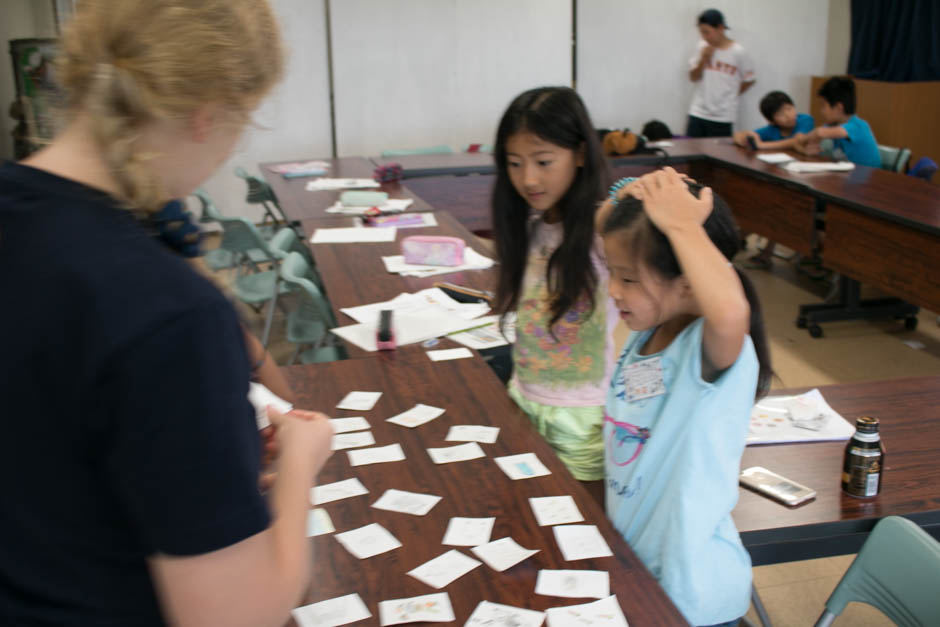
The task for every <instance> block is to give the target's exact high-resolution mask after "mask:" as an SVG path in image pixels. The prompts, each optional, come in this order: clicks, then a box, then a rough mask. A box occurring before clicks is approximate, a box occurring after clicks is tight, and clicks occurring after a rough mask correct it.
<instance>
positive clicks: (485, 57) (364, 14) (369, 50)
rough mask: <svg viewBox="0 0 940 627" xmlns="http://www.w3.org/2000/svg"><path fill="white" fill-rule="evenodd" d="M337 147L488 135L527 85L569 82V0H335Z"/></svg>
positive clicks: (476, 139)
mask: <svg viewBox="0 0 940 627" xmlns="http://www.w3.org/2000/svg"><path fill="white" fill-rule="evenodd" d="M330 17H331V23H332V40H333V68H334V78H333V81H334V90H335V94H336V140H337V151H338V153H339V155H340V156H346V155H376V154H378V153H380V152H381V151H382V150H384V149H390V148H418V147H422V146H430V145H438V144H448V145H450V146H453V147H455V148H460V147H461V146H462V145H464V144H468V143H491V142H492V139H493V137H494V136H495V134H496V124H497V122H498V121H499V116H500V115H501V114H502V112H503V110H504V109H505V107H506V105H508V104H509V102H510V100H512V98H514V97H515V96H516V95H517V94H519V93H520V92H522V91H524V90H526V89H529V88H531V87H538V86H541V85H570V83H571V2H570V0H514V1H513V2H505V1H504V0H474V1H468V0H400V1H397V2H377V1H375V0H341V1H337V0H334V1H333V2H332V3H331V16H330Z"/></svg>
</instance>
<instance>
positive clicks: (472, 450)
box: [428, 442, 486, 464]
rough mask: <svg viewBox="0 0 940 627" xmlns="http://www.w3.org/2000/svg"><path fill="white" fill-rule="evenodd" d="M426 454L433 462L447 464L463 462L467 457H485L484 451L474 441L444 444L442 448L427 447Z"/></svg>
mask: <svg viewBox="0 0 940 627" xmlns="http://www.w3.org/2000/svg"><path fill="white" fill-rule="evenodd" d="M428 455H430V456H431V461H432V462H434V463H435V464H449V463H451V462H465V461H467V460H468V459H478V458H480V457H486V453H484V452H483V449H481V448H480V445H479V444H477V443H476V442H468V443H467V444H458V445H457V446H445V447H444V448H429V449H428Z"/></svg>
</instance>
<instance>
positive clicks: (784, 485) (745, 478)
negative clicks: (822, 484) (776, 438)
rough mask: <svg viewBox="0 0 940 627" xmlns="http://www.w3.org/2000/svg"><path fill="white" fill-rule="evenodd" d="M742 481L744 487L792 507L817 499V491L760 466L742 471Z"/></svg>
mask: <svg viewBox="0 0 940 627" xmlns="http://www.w3.org/2000/svg"><path fill="white" fill-rule="evenodd" d="M740 481H741V484H742V485H745V486H747V487H749V488H751V489H752V490H756V491H757V492H760V493H761V494H763V495H765V496H769V497H770V498H772V499H774V500H775V501H780V502H781V503H783V504H784V505H789V506H790V507H794V506H796V505H799V504H801V503H805V502H806V501H809V500H810V499H813V498H816V490H813V489H811V488H807V487H806V486H805V485H803V484H801V483H797V482H796V481H792V480H790V479H787V478H786V477H782V476H780V475H778V474H777V473H775V472H771V471H769V470H767V469H766V468H761V467H760V466H752V467H750V468H745V469H744V470H742V471H741V477H740Z"/></svg>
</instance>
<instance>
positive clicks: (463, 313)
mask: <svg viewBox="0 0 940 627" xmlns="http://www.w3.org/2000/svg"><path fill="white" fill-rule="evenodd" d="M428 307H436V308H438V309H443V310H445V311H447V312H448V313H450V314H453V315H454V316H457V317H459V318H463V319H464V320H473V319H475V318H479V317H480V316H482V315H483V314H485V313H486V312H488V311H489V310H490V306H489V305H487V304H486V303H461V302H458V301H456V300H454V299H453V298H451V297H450V296H448V295H447V293H446V292H444V290H442V289H440V288H438V287H430V288H428V289H425V290H421V291H420V292H415V293H413V294H409V293H407V292H402V293H401V294H399V295H398V296H396V297H395V298H393V299H392V300H387V301H385V302H381V303H372V304H369V305H359V306H358V307H345V308H343V309H340V311H342V312H343V313H344V314H346V315H347V316H349V317H350V318H352V319H353V320H355V321H356V322H362V323H366V324H372V323H375V322H376V321H377V320H378V316H379V312H380V311H382V310H386V309H388V310H391V311H394V312H395V316H398V315H402V314H406V315H407V314H412V313H417V312H421V311H422V310H424V309H427V308H428ZM395 316H393V319H394V317H395ZM483 320H484V319H482V318H481V319H480V322H479V323H478V324H484V321H483ZM464 328H466V325H465V326H464ZM399 343H400V342H399Z"/></svg>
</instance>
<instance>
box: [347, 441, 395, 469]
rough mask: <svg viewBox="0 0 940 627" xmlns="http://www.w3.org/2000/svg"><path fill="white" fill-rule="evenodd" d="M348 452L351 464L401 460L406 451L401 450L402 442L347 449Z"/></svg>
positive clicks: (362, 464) (361, 464) (358, 464)
mask: <svg viewBox="0 0 940 627" xmlns="http://www.w3.org/2000/svg"><path fill="white" fill-rule="evenodd" d="M346 454H347V455H349V464H350V465H351V466H365V465H366V464H381V463H384V462H400V461H401V460H403V459H405V451H403V450H401V444H398V443H395V444H389V445H388V446H376V447H374V448H360V449H356V450H354V451H346Z"/></svg>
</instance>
